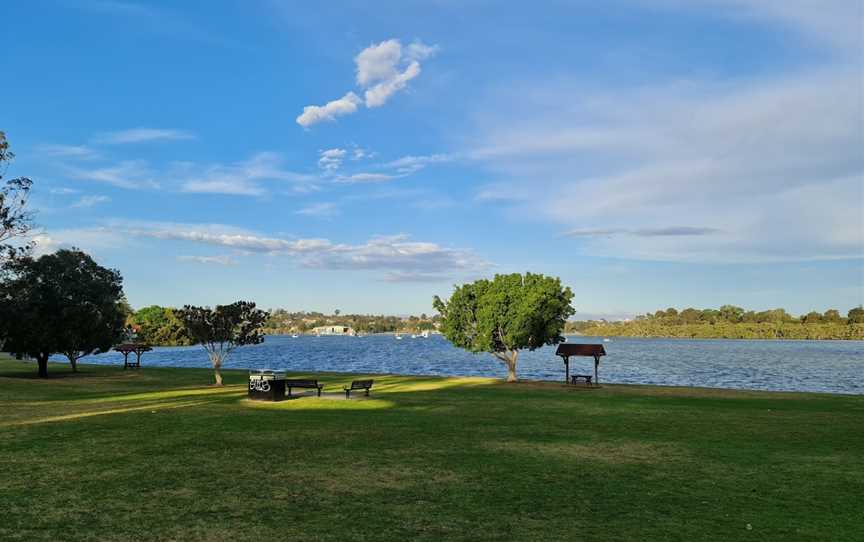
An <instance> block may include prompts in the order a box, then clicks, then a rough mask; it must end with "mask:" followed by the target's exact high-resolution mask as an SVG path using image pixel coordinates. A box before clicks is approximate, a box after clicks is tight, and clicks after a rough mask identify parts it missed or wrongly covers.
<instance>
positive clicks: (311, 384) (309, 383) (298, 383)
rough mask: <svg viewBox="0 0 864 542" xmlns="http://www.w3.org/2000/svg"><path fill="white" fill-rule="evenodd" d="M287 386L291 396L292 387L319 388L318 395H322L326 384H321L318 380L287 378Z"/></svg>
mask: <svg viewBox="0 0 864 542" xmlns="http://www.w3.org/2000/svg"><path fill="white" fill-rule="evenodd" d="M285 387H286V388H288V397H291V388H310V389H315V390H318V397H321V390H323V389H324V384H319V383H318V381H317V380H301V379H296V378H295V379H290V378H286V379H285Z"/></svg>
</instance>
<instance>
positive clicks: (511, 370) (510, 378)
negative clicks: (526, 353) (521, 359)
mask: <svg viewBox="0 0 864 542" xmlns="http://www.w3.org/2000/svg"><path fill="white" fill-rule="evenodd" d="M518 356H519V351H518V350H514V351H512V352H511V353H510V357H509V358H507V359H506V361H505V363H506V364H507V382H516V381H517V378H516V358H517V357H518Z"/></svg>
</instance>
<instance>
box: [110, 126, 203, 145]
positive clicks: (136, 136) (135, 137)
mask: <svg viewBox="0 0 864 542" xmlns="http://www.w3.org/2000/svg"><path fill="white" fill-rule="evenodd" d="M183 139H195V135H194V134H193V133H191V132H188V131H186V130H175V129H167V128H132V129H130V130H121V131H118V132H104V133H102V134H99V135H97V136H96V138H95V139H94V141H95V142H96V143H101V144H103V145H123V144H127V143H145V142H150V141H177V140H183Z"/></svg>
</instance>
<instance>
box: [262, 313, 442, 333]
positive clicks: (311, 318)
mask: <svg viewBox="0 0 864 542" xmlns="http://www.w3.org/2000/svg"><path fill="white" fill-rule="evenodd" d="M439 319H440V317H439V316H438V315H435V316H431V317H430V316H427V315H426V314H421V315H420V316H405V317H400V316H385V315H383V314H381V315H374V314H341V312H340V311H338V310H337V311H335V312H334V313H333V314H324V313H321V312H305V311H301V312H288V311H286V310H284V309H274V310H271V311H270V316H269V317H268V318H267V323H266V324H265V325H264V330H265V332H266V333H270V334H273V335H280V334H286V333H308V332H310V331H312V330H313V329H315V328H316V327H320V326H348V327H351V328H354V330H355V331H357V332H358V333H393V332H400V333H402V332H405V333H414V332H419V331H427V330H428V331H431V330H433V329H435V324H436V323H437V322H438V321H439Z"/></svg>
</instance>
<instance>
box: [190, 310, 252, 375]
mask: <svg viewBox="0 0 864 542" xmlns="http://www.w3.org/2000/svg"><path fill="white" fill-rule="evenodd" d="M177 316H178V317H179V318H180V320H182V321H183V325H185V326H186V330H187V331H188V332H189V335H190V336H191V337H192V338H193V339H194V340H195V341H196V342H198V343H200V344H201V346H203V347H204V350H206V351H207V355H208V356H209V358H210V363H211V364H212V365H213V374H214V376H215V378H216V385H217V386H221V385H222V364H223V363H225V360H226V359H228V356H229V355H230V354H231V352H233V351H234V350H235V349H236V348H237V347H239V346H245V345H247V344H259V343H261V342H263V341H264V335H263V334H262V333H261V328H262V327H264V322H266V321H267V313H266V312H264V311H262V310H260V309H256V308H255V303H252V302H250V301H237V302H236V303H232V304H230V305H216V308H215V309H210V308H209V307H194V306H192V305H186V306H185V307H183V308H182V309H180V310H179V311H177Z"/></svg>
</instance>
